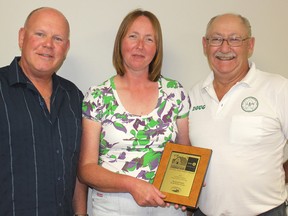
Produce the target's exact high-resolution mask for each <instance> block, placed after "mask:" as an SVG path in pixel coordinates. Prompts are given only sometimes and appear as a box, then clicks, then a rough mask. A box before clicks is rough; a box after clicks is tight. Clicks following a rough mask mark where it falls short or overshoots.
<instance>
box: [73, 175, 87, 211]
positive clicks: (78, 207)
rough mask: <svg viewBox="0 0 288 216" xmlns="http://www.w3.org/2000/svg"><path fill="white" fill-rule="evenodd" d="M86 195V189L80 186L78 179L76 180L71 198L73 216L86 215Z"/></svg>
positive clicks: (83, 185) (84, 186)
mask: <svg viewBox="0 0 288 216" xmlns="http://www.w3.org/2000/svg"><path fill="white" fill-rule="evenodd" d="M87 195H88V187H87V185H85V184H82V183H81V182H80V181H79V180H78V178H76V185H75V190H74V196H73V210H74V215H79V216H80V215H81V216H85V215H87Z"/></svg>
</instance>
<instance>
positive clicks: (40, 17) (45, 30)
mask: <svg viewBox="0 0 288 216" xmlns="http://www.w3.org/2000/svg"><path fill="white" fill-rule="evenodd" d="M69 46H70V42H69V26H68V23H67V22H66V20H65V18H64V17H63V16H62V15H61V14H59V13H58V12H57V11H54V10H51V9H42V10H39V11H36V12H35V13H34V14H32V16H31V17H30V19H29V20H28V23H26V25H25V27H24V28H21V29H20V31H19V47H20V49H21V50H22V56H21V66H22V68H23V70H24V72H25V73H26V74H27V73H28V74H30V75H34V76H35V75H38V76H42V75H50V76H51V75H52V74H53V73H54V72H56V71H57V70H58V69H59V68H60V67H61V65H62V63H63V61H64V60H65V58H66V54H67V52H68V50H69Z"/></svg>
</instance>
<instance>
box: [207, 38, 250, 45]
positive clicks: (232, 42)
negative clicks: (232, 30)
mask: <svg viewBox="0 0 288 216" xmlns="http://www.w3.org/2000/svg"><path fill="white" fill-rule="evenodd" d="M247 39H250V37H247V38H244V39H242V38H241V37H228V38H227V39H225V38H222V37H209V38H206V40H207V41H208V44H209V45H210V46H215V47H218V46H222V44H223V42H224V41H227V43H228V45H229V46H231V47H239V46H242V44H243V41H245V40H247Z"/></svg>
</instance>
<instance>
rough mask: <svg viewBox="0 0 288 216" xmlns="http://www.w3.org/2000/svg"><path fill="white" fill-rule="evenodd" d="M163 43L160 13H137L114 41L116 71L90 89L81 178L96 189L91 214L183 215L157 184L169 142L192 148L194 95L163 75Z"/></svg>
mask: <svg viewBox="0 0 288 216" xmlns="http://www.w3.org/2000/svg"><path fill="white" fill-rule="evenodd" d="M162 47H163V45H162V33H161V27H160V24H159V21H158V19H157V18H156V17H155V15H153V14H152V13H151V12H148V11H142V10H135V11H132V12H131V13H129V14H128V15H127V16H126V17H125V18H124V20H123V21H122V24H121V25H120V28H119V30H118V33H117V36H116V40H115V45H114V53H113V64H114V67H115V69H116V71H117V75H116V76H113V77H111V78H110V79H109V80H107V81H105V82H104V83H102V84H101V85H99V86H93V87H90V89H89V90H88V92H87V93H86V96H85V99H84V102H83V135H82V136H83V138H82V149H81V154H80V164H79V176H80V178H81V180H82V181H83V182H85V183H86V184H88V185H90V186H91V187H92V188H93V192H92V204H93V214H94V215H97V216H111V215H125V216H128V215H131V216H139V215H145V216H146V215H153V216H156V215H165V216H169V215H173V216H174V215H185V214H186V213H185V212H183V211H181V209H176V208H174V207H172V206H171V207H169V205H167V204H166V203H165V202H164V201H163V198H165V195H164V194H162V193H161V192H160V191H159V190H158V189H157V188H155V187H154V186H153V185H152V183H153V180H154V177H155V173H156V171H157V167H158V165H159V161H160V158H161V155H162V152H163V149H164V147H165V144H166V143H167V142H177V143H180V144H184V145H190V142H189V137H188V119H187V116H188V111H189V108H190V103H189V99H188V96H187V94H186V92H185V90H184V89H183V87H182V86H181V84H180V83H178V82H177V81H175V80H171V79H167V78H164V77H163V76H161V66H162V59H163V48H162ZM143 207H146V208H143ZM155 207H158V208H155ZM176 207H177V205H176Z"/></svg>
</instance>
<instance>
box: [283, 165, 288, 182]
mask: <svg viewBox="0 0 288 216" xmlns="http://www.w3.org/2000/svg"><path fill="white" fill-rule="evenodd" d="M283 168H284V171H285V183H288V160H287V161H285V163H284V164H283Z"/></svg>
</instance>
